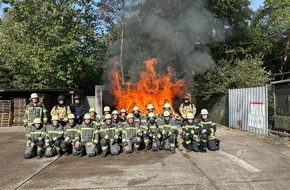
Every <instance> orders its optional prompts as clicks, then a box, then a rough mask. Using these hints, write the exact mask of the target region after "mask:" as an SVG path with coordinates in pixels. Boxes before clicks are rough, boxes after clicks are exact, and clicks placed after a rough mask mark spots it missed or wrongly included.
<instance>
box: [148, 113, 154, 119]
mask: <svg viewBox="0 0 290 190" xmlns="http://www.w3.org/2000/svg"><path fill="white" fill-rule="evenodd" d="M148 117H149V118H150V117H154V118H156V116H155V114H154V113H152V112H150V113H149V114H148Z"/></svg>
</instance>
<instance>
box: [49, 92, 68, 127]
mask: <svg viewBox="0 0 290 190" xmlns="http://www.w3.org/2000/svg"><path fill="white" fill-rule="evenodd" d="M57 101H58V104H57V105H55V106H54V107H53V108H52V110H51V112H50V115H51V116H53V115H57V116H58V117H59V122H60V123H61V125H63V126H64V125H66V122H67V121H68V119H67V116H68V114H70V113H71V110H70V107H69V106H66V105H65V97H64V95H60V96H58V97H57Z"/></svg>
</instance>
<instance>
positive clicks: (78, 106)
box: [70, 94, 86, 124]
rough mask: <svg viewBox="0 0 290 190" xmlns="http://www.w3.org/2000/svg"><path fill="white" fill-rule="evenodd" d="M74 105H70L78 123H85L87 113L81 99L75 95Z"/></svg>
mask: <svg viewBox="0 0 290 190" xmlns="http://www.w3.org/2000/svg"><path fill="white" fill-rule="evenodd" d="M73 99H74V103H73V104H71V105H70V109H71V112H72V113H74V114H75V118H76V123H77V124H81V123H82V121H83V116H84V115H85V113H86V109H85V106H84V105H83V104H82V103H81V97H80V96H79V95H77V94H76V95H75V96H74V97H73Z"/></svg>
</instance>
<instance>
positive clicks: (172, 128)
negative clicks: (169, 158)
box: [160, 111, 178, 154]
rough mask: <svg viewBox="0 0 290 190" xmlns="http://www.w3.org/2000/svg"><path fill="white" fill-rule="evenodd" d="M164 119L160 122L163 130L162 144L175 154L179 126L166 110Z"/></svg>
mask: <svg viewBox="0 0 290 190" xmlns="http://www.w3.org/2000/svg"><path fill="white" fill-rule="evenodd" d="M163 117H164V120H162V121H161V122H160V127H161V132H162V144H163V146H164V149H165V150H168V151H169V150H170V151H171V153H172V154H175V141H176V140H177V135H178V131H177V126H176V125H175V122H174V121H173V120H172V119H171V118H170V112H169V111H165V112H164V113H163Z"/></svg>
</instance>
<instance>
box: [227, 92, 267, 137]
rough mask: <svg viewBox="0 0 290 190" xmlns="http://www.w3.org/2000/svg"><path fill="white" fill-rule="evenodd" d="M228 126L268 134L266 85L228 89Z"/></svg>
mask: <svg viewBox="0 0 290 190" xmlns="http://www.w3.org/2000/svg"><path fill="white" fill-rule="evenodd" d="M229 126H230V127H232V128H237V129H240V130H245V131H249V132H252V133H258V134H264V135H266V134H268V87H267V86H262V87H253V88H241V89H230V90H229Z"/></svg>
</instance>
